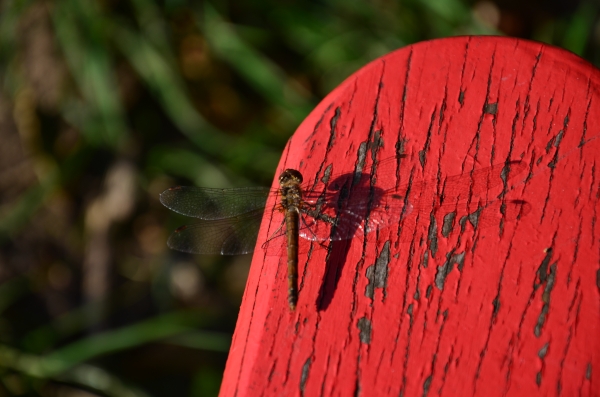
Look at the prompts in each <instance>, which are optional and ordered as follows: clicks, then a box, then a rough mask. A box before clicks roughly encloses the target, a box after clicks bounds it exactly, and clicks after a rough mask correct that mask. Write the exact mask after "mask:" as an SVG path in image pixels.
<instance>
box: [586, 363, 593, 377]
mask: <svg viewBox="0 0 600 397" xmlns="http://www.w3.org/2000/svg"><path fill="white" fill-rule="evenodd" d="M585 378H586V379H587V380H590V379H591V378H592V363H588V365H587V368H586V369H585Z"/></svg>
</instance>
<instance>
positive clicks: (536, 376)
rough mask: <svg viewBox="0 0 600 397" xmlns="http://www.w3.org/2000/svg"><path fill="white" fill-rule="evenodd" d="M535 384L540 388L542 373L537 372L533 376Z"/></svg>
mask: <svg viewBox="0 0 600 397" xmlns="http://www.w3.org/2000/svg"><path fill="white" fill-rule="evenodd" d="M535 383H536V384H537V385H538V386H541V385H542V372H541V371H540V372H538V373H537V374H535Z"/></svg>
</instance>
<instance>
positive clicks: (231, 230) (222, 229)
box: [167, 210, 262, 255]
mask: <svg viewBox="0 0 600 397" xmlns="http://www.w3.org/2000/svg"><path fill="white" fill-rule="evenodd" d="M261 218H262V210H254V211H250V212H247V213H245V214H243V215H239V216H235V217H230V218H224V219H210V220H203V221H201V222H199V223H195V224H193V225H188V226H183V227H180V228H179V229H177V230H175V231H174V232H173V234H171V237H169V240H168V241H167V245H168V246H169V248H172V249H175V250H178V251H182V252H187V253H190V254H207V255H210V254H213V255H239V254H247V253H250V252H253V251H254V246H255V245H256V238H257V236H258V230H259V228H260V222H261Z"/></svg>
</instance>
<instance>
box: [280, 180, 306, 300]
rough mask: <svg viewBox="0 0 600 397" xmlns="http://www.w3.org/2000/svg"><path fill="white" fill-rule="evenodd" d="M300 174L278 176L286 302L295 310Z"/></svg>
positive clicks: (300, 205) (300, 190)
mask: <svg viewBox="0 0 600 397" xmlns="http://www.w3.org/2000/svg"><path fill="white" fill-rule="evenodd" d="M301 183H302V174H300V172H299V171H297V170H294V169H287V170H285V171H283V173H282V174H281V175H280V176H279V185H280V189H279V190H280V192H281V206H282V209H283V211H284V212H285V228H286V235H287V267H288V302H289V304H290V309H291V310H295V309H296V303H297V302H298V235H299V233H300V229H299V222H300V209H301V207H302V189H301V187H300V184H301Z"/></svg>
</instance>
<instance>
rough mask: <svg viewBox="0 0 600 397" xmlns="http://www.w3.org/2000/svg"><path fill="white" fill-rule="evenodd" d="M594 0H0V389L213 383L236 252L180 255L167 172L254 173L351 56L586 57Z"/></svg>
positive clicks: (49, 392) (262, 170)
mask: <svg viewBox="0 0 600 397" xmlns="http://www.w3.org/2000/svg"><path fill="white" fill-rule="evenodd" d="M599 12H600V5H599V3H598V2H597V1H571V0H553V1H541V0H539V1H537V0H536V1H522V0H521V1H516V0H497V1H489V0H486V1H466V0H435V1H432V0H406V1H389V0H379V1H358V0H322V1H291V0H288V1H281V0H278V1H275V0H261V1H258V0H255V1H243V2H242V1H239V2H217V1H214V2H198V1H197V2H189V1H186V0H164V1H153V0H126V1H116V0H115V1H110V0H105V1H99V0H89V1H88V0H86V1H81V0H63V1H58V0H57V1H10V0H5V1H4V2H1V3H0V78H1V83H2V89H1V91H0V142H1V145H0V397H1V396H96V395H106V396H143V395H148V396H214V395H216V394H217V393H218V390H219V385H220V382H221V376H222V372H223V369H224V365H225V361H226V358H227V350H228V347H229V343H230V340H231V335H232V333H233V330H234V326H235V320H236V316H237V311H238V308H239V304H240V300H241V296H242V293H243V289H244V285H245V279H246V275H247V272H248V267H249V261H250V256H249V255H246V256H244V257H233V258H221V257H207V256H191V255H184V254H180V253H177V252H174V251H171V250H169V249H168V248H167V247H166V244H165V242H166V240H167V238H168V235H169V233H170V232H171V231H172V230H173V229H175V228H176V227H177V226H180V225H182V224H185V223H186V222H190V220H189V219H187V220H186V219H184V218H182V217H179V216H177V215H176V214H174V213H172V212H170V211H168V210H167V209H166V208H164V207H162V206H161V204H160V203H159V201H158V195H159V193H160V192H161V191H162V190H164V189H166V188H168V187H170V186H173V185H178V184H187V185H199V186H212V187H227V186H249V185H256V184H259V185H271V181H272V178H273V173H274V170H275V167H276V165H277V162H278V160H279V156H280V153H281V150H282V148H283V146H284V145H285V143H286V141H287V139H288V138H289V137H290V135H291V134H292V133H293V132H294V130H295V128H296V126H297V125H298V124H299V123H300V122H301V121H302V119H303V118H304V117H305V116H306V115H307V114H308V113H309V112H310V111H311V109H312V108H313V107H314V106H315V105H316V104H317V103H318V102H319V101H320V99H321V98H323V97H324V96H325V95H326V94H327V93H328V92H329V91H330V90H332V89H333V88H334V87H336V86H337V85H338V84H339V83H340V82H341V81H342V80H344V79H345V78H346V77H348V76H349V75H350V74H352V73H353V72H354V71H356V70H358V69H359V68H360V67H362V66H364V65H365V64H366V63H368V62H370V61H372V60H374V59H375V58H377V57H379V56H382V55H384V54H386V53H388V52H390V51H392V50H395V49H398V48H401V47H403V46H406V45H409V44H412V43H415V42H418V41H422V40H427V39H432V38H439V37H448V36H453V35H468V34H504V35H509V36H516V37H522V38H527V39H533V40H540V41H543V42H546V43H550V44H554V45H557V46H561V47H563V48H566V49H568V50H571V51H573V52H575V53H576V54H578V55H580V56H582V57H584V58H585V59H587V60H589V61H590V62H592V63H594V64H595V65H597V66H598V65H600V22H599V18H598V15H599Z"/></svg>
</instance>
